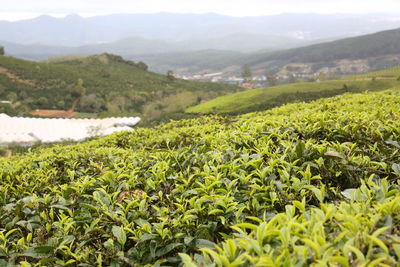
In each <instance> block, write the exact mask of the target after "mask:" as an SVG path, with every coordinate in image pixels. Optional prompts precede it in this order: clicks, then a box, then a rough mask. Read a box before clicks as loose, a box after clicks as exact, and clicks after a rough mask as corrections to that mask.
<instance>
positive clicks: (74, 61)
mask: <svg viewBox="0 0 400 267" xmlns="http://www.w3.org/2000/svg"><path fill="white" fill-rule="evenodd" d="M146 69H147V66H146V64H144V63H142V62H139V63H135V62H132V61H129V60H125V59H123V58H122V57H120V56H117V55H112V54H102V55H95V56H89V57H75V58H74V57H70V58H63V59H57V60H52V61H48V62H32V61H27V60H21V59H17V58H13V57H8V56H0V100H1V101H11V102H12V107H10V106H8V104H6V106H4V105H0V113H1V112H4V110H3V111H2V110H1V109H2V108H5V109H6V111H8V112H11V113H12V112H14V113H15V114H20V115H24V114H25V115H26V113H28V112H29V111H31V110H35V109H58V110H67V109H69V108H71V107H73V106H74V103H75V104H76V103H78V104H77V105H76V109H75V111H77V112H84V113H96V114H99V116H121V115H138V116H140V117H142V118H144V120H145V121H150V120H160V119H163V118H168V117H169V116H174V114H175V115H176V114H177V115H179V114H180V113H183V110H184V109H185V108H186V107H188V106H190V105H194V104H197V103H200V102H201V101H204V100H207V99H212V98H215V97H217V96H220V95H224V94H227V93H232V92H236V91H239V90H241V89H240V88H239V87H236V86H232V85H227V84H217V83H201V82H191V81H184V80H181V79H177V78H174V77H173V76H172V75H170V76H165V75H159V74H156V73H153V72H149V71H146ZM76 101H79V102H76Z"/></svg>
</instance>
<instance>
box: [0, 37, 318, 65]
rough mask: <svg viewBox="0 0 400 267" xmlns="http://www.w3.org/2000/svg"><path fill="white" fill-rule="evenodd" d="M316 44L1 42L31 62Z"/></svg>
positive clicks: (272, 40) (255, 40)
mask: <svg viewBox="0 0 400 267" xmlns="http://www.w3.org/2000/svg"><path fill="white" fill-rule="evenodd" d="M310 43H315V41H307V40H300V39H296V38H293V37H287V36H275V35H260V34H249V33H236V34H231V35H227V36H222V37H216V38H208V39H190V40H184V41H165V40H152V39H146V38H142V37H130V38H125V39H122V40H119V41H116V42H110V43H103V44H91V45H84V46H79V47H70V46H49V45H41V44H30V45H26V44H25V45H21V44H16V43H11V42H8V41H0V44H1V45H3V46H5V47H6V51H7V54H8V55H12V56H16V57H19V58H24V59H29V60H46V59H49V58H51V57H62V56H68V55H90V54H93V53H113V54H118V55H122V56H125V57H130V58H135V57H136V56H139V55H149V54H161V53H162V54H165V53H174V54H176V53H186V52H189V51H201V50H224V51H236V52H255V51H257V50H264V51H265V50H268V51H277V50H281V49H284V48H293V47H299V46H305V45H308V44H310Z"/></svg>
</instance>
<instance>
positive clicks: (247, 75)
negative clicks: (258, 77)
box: [242, 64, 253, 81]
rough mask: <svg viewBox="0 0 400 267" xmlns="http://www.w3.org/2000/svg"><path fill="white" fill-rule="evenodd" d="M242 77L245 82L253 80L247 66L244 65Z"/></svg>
mask: <svg viewBox="0 0 400 267" xmlns="http://www.w3.org/2000/svg"><path fill="white" fill-rule="evenodd" d="M242 77H243V79H244V80H245V81H251V80H252V79H253V74H252V73H251V69H250V66H249V65H248V64H244V65H243V67H242Z"/></svg>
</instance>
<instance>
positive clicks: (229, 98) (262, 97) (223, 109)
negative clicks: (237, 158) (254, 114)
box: [186, 68, 400, 114]
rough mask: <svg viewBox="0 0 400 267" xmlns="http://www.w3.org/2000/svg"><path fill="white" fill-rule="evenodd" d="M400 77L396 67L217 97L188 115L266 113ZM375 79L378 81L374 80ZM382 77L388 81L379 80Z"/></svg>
mask: <svg viewBox="0 0 400 267" xmlns="http://www.w3.org/2000/svg"><path fill="white" fill-rule="evenodd" d="M390 75H391V76H390ZM399 75H400V68H393V69H389V70H384V71H380V72H376V73H371V74H365V75H360V76H353V77H349V78H346V79H343V80H334V81H324V82H307V83H296V84H286V85H281V86H275V87H268V88H260V89H254V90H249V91H244V92H239V93H234V94H230V95H226V96H221V97H218V98H215V99H213V100H210V101H208V102H205V103H202V104H199V105H197V106H194V107H190V108H188V109H187V110H186V112H188V113H231V114H232V113H233V114H238V113H245V112H250V111H258V110H264V109H268V108H272V107H275V106H278V105H282V104H285V103H290V102H298V101H309V100H313V99H318V98H321V97H329V96H333V95H337V94H341V93H344V92H362V91H364V90H370V91H379V90H385V89H388V88H391V87H393V86H394V85H396V84H399V83H400V82H399V81H397V77H398V76H399ZM372 77H375V78H377V79H376V80H375V81H372V79H371V78H372ZM380 77H382V78H385V79H379V78H380Z"/></svg>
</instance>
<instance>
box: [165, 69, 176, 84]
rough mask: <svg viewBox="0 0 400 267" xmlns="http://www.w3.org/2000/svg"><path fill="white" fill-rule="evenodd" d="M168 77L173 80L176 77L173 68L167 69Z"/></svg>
mask: <svg viewBox="0 0 400 267" xmlns="http://www.w3.org/2000/svg"><path fill="white" fill-rule="evenodd" d="M167 79H168V81H173V80H174V79H175V76H174V72H173V71H172V70H168V71H167Z"/></svg>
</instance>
